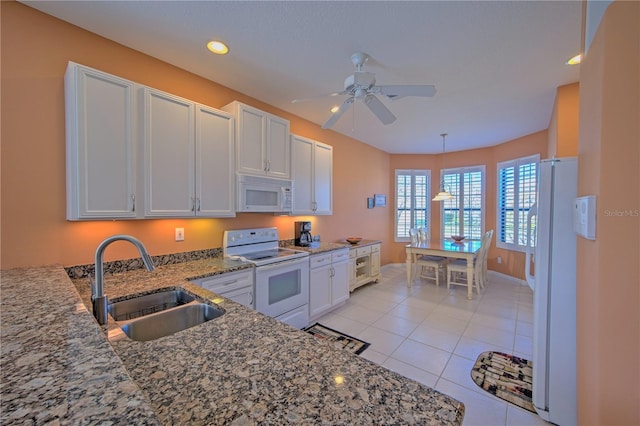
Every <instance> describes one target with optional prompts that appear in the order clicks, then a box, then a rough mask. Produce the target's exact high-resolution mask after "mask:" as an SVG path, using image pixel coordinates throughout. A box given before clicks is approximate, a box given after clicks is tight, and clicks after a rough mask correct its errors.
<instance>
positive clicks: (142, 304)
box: [107, 289, 225, 341]
mask: <svg viewBox="0 0 640 426" xmlns="http://www.w3.org/2000/svg"><path fill="white" fill-rule="evenodd" d="M107 310H108V312H109V314H110V315H111V316H112V317H113V319H114V320H115V322H116V324H117V325H118V326H119V327H120V329H122V331H123V332H124V333H125V334H126V335H127V336H128V337H129V338H130V339H132V340H138V341H148V340H155V339H159V338H160V337H164V336H169V335H170V334H173V333H177V332H178V331H182V330H186V329H187V328H190V327H194V326H196V325H199V324H203V323H205V322H207V321H211V320H212V319H215V318H218V317H220V316H222V315H224V313H225V311H224V309H222V308H219V307H217V306H216V305H212V304H208V303H204V302H203V301H202V300H198V299H197V298H196V297H195V296H193V295H191V294H189V293H187V292H186V291H184V290H182V289H165V290H160V291H157V292H155V293H150V294H144V295H140V296H136V297H132V298H129V299H124V300H121V301H117V302H112V303H110V304H109V305H108V307H107Z"/></svg>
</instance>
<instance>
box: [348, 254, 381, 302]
mask: <svg viewBox="0 0 640 426" xmlns="http://www.w3.org/2000/svg"><path fill="white" fill-rule="evenodd" d="M379 279H380V244H372V245H368V246H363V247H352V248H351V249H350V250H349V291H353V290H355V289H356V288H358V287H360V286H361V285H365V284H367V283H369V282H372V281H378V280H379Z"/></svg>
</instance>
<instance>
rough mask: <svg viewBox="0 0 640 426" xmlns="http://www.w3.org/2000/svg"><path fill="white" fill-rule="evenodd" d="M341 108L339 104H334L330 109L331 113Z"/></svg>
mask: <svg viewBox="0 0 640 426" xmlns="http://www.w3.org/2000/svg"><path fill="white" fill-rule="evenodd" d="M339 109H340V107H339V106H332V107H331V109H330V110H329V111H331V113H332V114H333V113H335V112H338V110H339Z"/></svg>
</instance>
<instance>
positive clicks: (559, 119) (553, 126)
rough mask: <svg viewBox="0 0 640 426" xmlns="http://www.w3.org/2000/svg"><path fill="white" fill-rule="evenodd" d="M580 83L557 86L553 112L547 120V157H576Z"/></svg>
mask: <svg viewBox="0 0 640 426" xmlns="http://www.w3.org/2000/svg"><path fill="white" fill-rule="evenodd" d="M579 103H580V84H579V83H572V84H566V85H564V86H560V87H558V89H557V90H556V100H555V102H554V104H553V112H552V113H551V120H550V121H549V147H548V149H547V153H548V156H549V157H576V156H577V155H578V118H579V115H580V114H579Z"/></svg>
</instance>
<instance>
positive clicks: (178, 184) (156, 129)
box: [143, 88, 196, 217]
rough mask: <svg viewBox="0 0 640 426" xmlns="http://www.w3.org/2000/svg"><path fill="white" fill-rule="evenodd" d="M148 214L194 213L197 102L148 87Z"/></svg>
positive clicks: (146, 184) (145, 101)
mask: <svg viewBox="0 0 640 426" xmlns="http://www.w3.org/2000/svg"><path fill="white" fill-rule="evenodd" d="M143 93H144V132H143V134H144V170H145V177H144V184H145V185H144V192H145V216H147V217H154V216H155V217H185V216H193V215H194V212H195V208H196V201H195V158H194V157H195V154H194V149H195V132H194V119H195V118H194V117H195V116H194V110H195V105H194V104H193V103H192V102H189V101H187V100H186V99H181V98H178V97H177V96H173V95H170V94H168V93H164V92H160V91H158V90H154V89H150V88H145V89H143Z"/></svg>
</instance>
